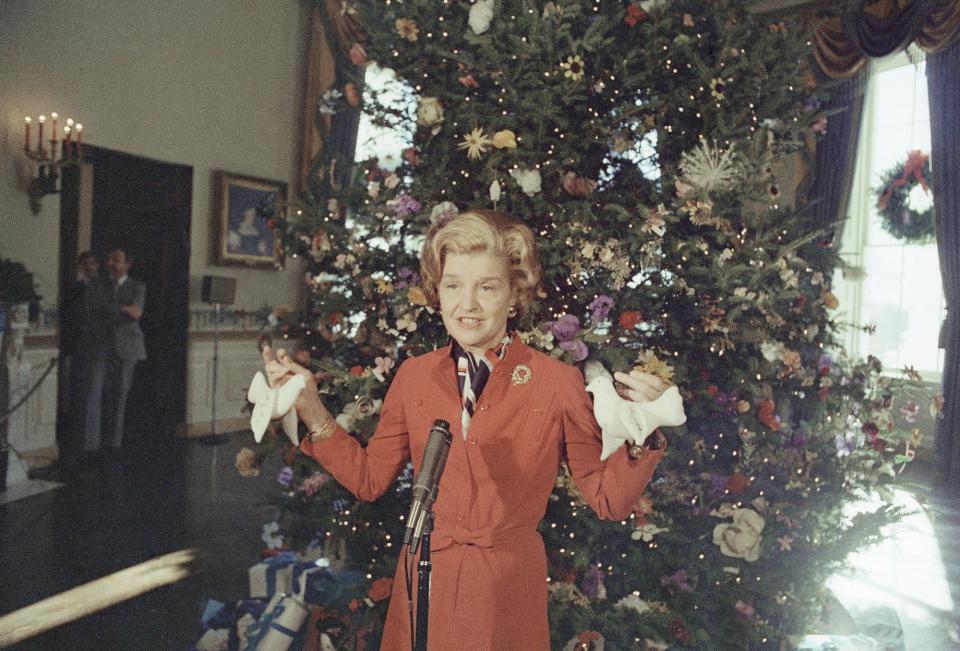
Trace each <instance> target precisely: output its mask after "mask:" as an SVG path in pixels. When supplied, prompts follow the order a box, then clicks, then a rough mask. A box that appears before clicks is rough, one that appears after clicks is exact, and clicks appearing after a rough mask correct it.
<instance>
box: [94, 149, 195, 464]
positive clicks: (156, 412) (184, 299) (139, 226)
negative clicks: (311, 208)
mask: <svg viewBox="0 0 960 651" xmlns="http://www.w3.org/2000/svg"><path fill="white" fill-rule="evenodd" d="M84 159H85V160H87V161H88V162H91V163H93V166H94V171H93V219H92V229H91V230H92V233H91V234H92V240H91V241H92V244H93V249H94V250H95V251H96V252H98V253H100V254H101V255H102V256H105V255H106V253H107V252H109V251H110V250H111V249H113V248H114V247H117V246H122V247H124V248H125V249H126V250H127V252H128V253H129V254H130V255H131V256H133V266H132V267H131V269H130V272H129V273H130V275H131V276H133V277H135V278H139V279H140V280H142V281H144V282H145V283H146V285H147V300H146V305H145V306H144V311H143V317H142V318H141V319H140V326H141V328H142V329H143V334H144V340H145V343H146V348H147V360H146V361H145V362H141V363H140V364H138V365H137V371H136V374H135V376H134V380H133V385H132V386H131V388H130V396H129V400H128V401H127V411H126V414H127V415H126V433H125V437H124V438H125V445H126V441H129V442H130V444H131V445H132V446H134V447H137V448H140V449H144V448H152V447H154V446H155V445H157V444H160V445H163V444H165V443H169V441H170V439H171V438H172V436H173V434H174V431H175V428H176V427H177V425H179V424H181V423H183V422H184V420H185V417H186V406H187V395H186V391H187V389H186V387H187V327H188V325H189V324H188V319H189V313H188V298H189V284H190V272H189V269H190V212H191V210H190V209H191V199H192V195H193V168H191V167H189V166H186V165H175V164H172V163H162V162H158V161H154V160H149V159H146V158H140V157H138V156H131V155H129V154H123V153H120V152H116V151H111V150H107V149H102V148H94V147H90V148H87V150H86V152H85V156H84Z"/></svg>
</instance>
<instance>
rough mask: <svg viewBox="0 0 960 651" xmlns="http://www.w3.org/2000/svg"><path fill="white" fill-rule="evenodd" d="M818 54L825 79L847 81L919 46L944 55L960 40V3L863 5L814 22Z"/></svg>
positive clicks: (915, 0)
mask: <svg viewBox="0 0 960 651" xmlns="http://www.w3.org/2000/svg"><path fill="white" fill-rule="evenodd" d="M812 32H813V39H812V40H813V51H814V56H815V57H816V59H817V62H818V63H819V64H820V67H821V69H822V70H823V71H824V73H825V74H826V75H827V76H829V77H832V78H834V79H845V78H847V77H850V76H852V75H855V74H856V73H857V72H859V71H860V70H861V69H862V68H863V67H864V65H866V62H867V59H869V58H871V57H882V56H886V55H888V54H891V53H893V52H897V51H899V50H902V49H903V48H905V47H907V46H908V45H909V44H911V43H916V44H917V45H918V46H919V47H920V48H922V49H923V50H925V51H927V52H939V51H940V50H943V49H944V48H946V47H947V46H948V45H950V44H951V43H953V42H954V40H956V39H957V37H958V35H960V0H863V1H861V2H859V3H858V4H857V5H856V6H855V7H854V8H850V9H843V10H827V11H825V12H822V13H821V15H820V16H819V17H817V18H816V19H814V21H813V25H812Z"/></svg>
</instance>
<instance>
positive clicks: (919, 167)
mask: <svg viewBox="0 0 960 651" xmlns="http://www.w3.org/2000/svg"><path fill="white" fill-rule="evenodd" d="M929 158H930V157H929V156H928V155H927V154H924V153H923V152H922V151H920V150H919V149H914V150H913V151H911V152H909V153H908V154H907V162H906V163H904V164H903V171H902V172H901V173H900V176H898V177H897V178H895V179H894V180H893V181H891V182H890V185H888V186H887V189H886V190H884V192H883V195H882V196H881V197H880V199H879V200H878V201H877V208H879V209H880V210H886V209H887V204H888V203H890V197H892V196H893V191H894V190H896V189H897V188H902V187H903V186H905V185H906V184H907V183H909V182H910V179H911V178H914V179H916V181H917V183H919V184H920V187H921V188H923V191H924V192H928V193H929V192H930V187H929V186H928V185H927V180H926V179H925V178H923V166H924V165H926V164H927V160H929Z"/></svg>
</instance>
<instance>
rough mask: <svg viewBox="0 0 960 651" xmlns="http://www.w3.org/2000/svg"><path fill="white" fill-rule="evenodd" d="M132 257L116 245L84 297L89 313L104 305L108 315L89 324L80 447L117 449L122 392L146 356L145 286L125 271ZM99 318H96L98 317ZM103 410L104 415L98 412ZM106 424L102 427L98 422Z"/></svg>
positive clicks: (120, 437)
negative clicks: (90, 358) (142, 324)
mask: <svg viewBox="0 0 960 651" xmlns="http://www.w3.org/2000/svg"><path fill="white" fill-rule="evenodd" d="M132 264H133V259H132V258H131V257H130V255H129V254H128V253H127V251H126V250H125V249H124V248H122V247H118V248H115V249H113V250H112V251H111V252H110V254H109V255H108V256H107V264H106V266H107V277H106V278H105V279H103V280H102V281H101V282H100V284H99V287H98V288H97V289H98V291H94V292H91V297H90V301H89V302H87V305H88V309H89V311H90V312H91V313H94V314H99V313H100V307H101V304H103V305H106V307H107V312H106V314H107V315H108V316H109V319H108V320H107V321H105V322H104V325H106V327H105V328H102V327H101V328H95V329H94V332H93V333H92V334H94V335H95V340H94V341H91V342H90V345H89V347H88V348H89V349H90V350H91V351H92V352H93V362H92V364H91V372H90V374H89V376H88V377H89V385H88V390H89V393H88V396H87V414H86V425H85V434H84V447H85V449H86V450H87V451H88V452H93V451H96V450H99V449H100V448H101V447H105V448H109V449H112V450H117V449H119V448H120V446H121V444H122V443H123V425H124V413H125V411H126V403H127V394H128V392H129V391H130V384H131V383H132V382H133V371H134V369H135V368H136V366H137V362H139V361H140V360H143V359H146V358H147V351H146V348H145V347H144V343H143V331H142V330H141V329H140V317H141V316H143V306H144V302H145V301H146V295H147V289H146V286H145V285H144V284H143V283H142V282H141V281H139V280H137V279H135V278H131V277H130V276H128V275H127V272H128V271H129V270H130V266H131V265H132ZM98 323H99V320H98ZM104 416H106V418H104ZM103 425H105V426H106V427H105V428H103V429H102V426H103Z"/></svg>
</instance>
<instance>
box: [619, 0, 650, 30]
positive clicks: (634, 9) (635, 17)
mask: <svg viewBox="0 0 960 651" xmlns="http://www.w3.org/2000/svg"><path fill="white" fill-rule="evenodd" d="M649 17H650V14H648V13H647V12H645V11H644V10H643V9H641V8H640V7H638V6H637V5H630V6H629V7H627V15H626V16H624V17H623V22H625V23H626V24H627V25H629V26H630V27H634V26H636V24H637V23H639V22H642V21H644V20H646V19H647V18H649Z"/></svg>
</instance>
